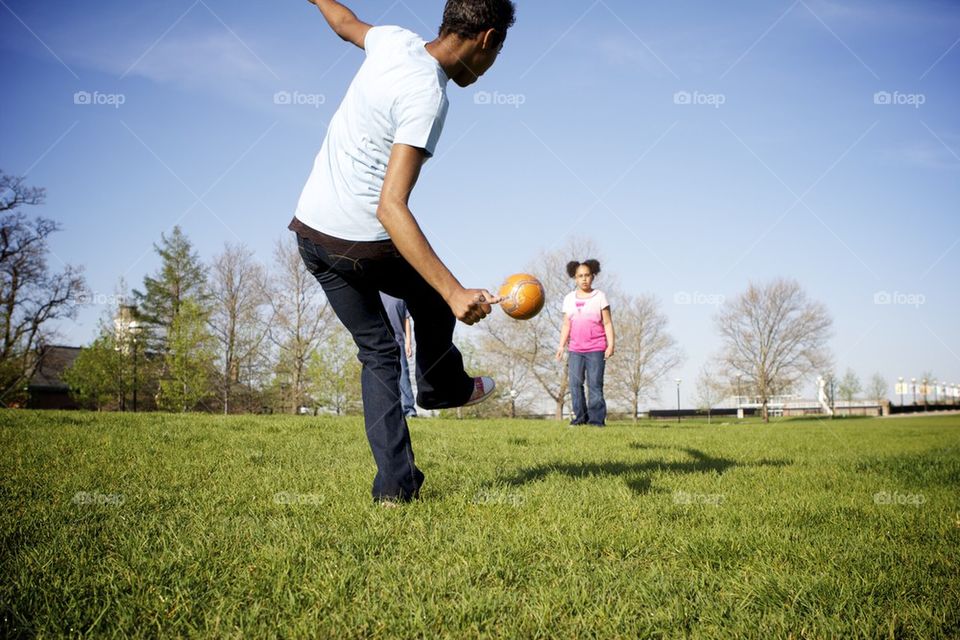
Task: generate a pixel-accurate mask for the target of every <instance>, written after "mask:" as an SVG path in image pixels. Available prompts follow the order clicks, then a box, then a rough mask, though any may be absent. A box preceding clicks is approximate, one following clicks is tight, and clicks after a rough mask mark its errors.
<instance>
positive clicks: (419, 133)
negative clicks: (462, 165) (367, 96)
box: [393, 91, 448, 157]
mask: <svg viewBox="0 0 960 640" xmlns="http://www.w3.org/2000/svg"><path fill="white" fill-rule="evenodd" d="M447 107H448V102H447V100H446V98H445V96H444V95H443V93H441V92H440V91H424V92H421V93H419V94H414V95H411V96H404V98H403V99H402V101H401V102H400V104H398V105H397V112H396V113H397V133H396V135H395V136H394V138H393V142H394V144H408V145H410V146H411V147H417V148H418V149H423V150H424V151H425V152H426V154H427V156H428V157H429V156H432V155H433V153H434V151H436V149H437V142H439V140H440V134H441V133H442V132H443V122H444V120H446V116H447Z"/></svg>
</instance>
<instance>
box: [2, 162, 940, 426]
mask: <svg viewBox="0 0 960 640" xmlns="http://www.w3.org/2000/svg"><path fill="white" fill-rule="evenodd" d="M43 199H44V193H43V190H42V189H36V188H31V187H28V186H26V185H24V184H23V181H22V179H20V178H13V177H10V176H7V175H5V174H3V173H2V172H0V213H2V217H0V224H2V228H0V276H2V281H0V337H2V339H3V344H2V345H0V347H2V352H0V402H2V403H3V404H4V405H6V406H22V403H21V399H22V397H23V396H24V395H25V394H26V389H27V382H28V381H29V380H30V378H31V376H33V374H34V372H35V371H36V369H37V366H38V364H39V362H40V355H41V354H42V353H43V352H44V347H45V345H51V344H54V340H55V339H56V335H55V334H54V333H53V332H52V331H51V329H50V327H52V326H55V324H56V321H62V320H64V319H71V318H74V317H75V315H76V312H77V309H78V308H79V307H80V306H81V305H83V304H87V303H89V302H90V294H89V292H88V290H87V286H86V283H85V281H84V280H83V277H82V272H81V270H80V269H78V268H76V267H73V266H65V267H64V268H63V269H62V270H61V271H59V272H52V271H51V270H50V269H49V268H48V265H47V256H48V253H49V250H48V248H47V245H46V241H47V238H48V236H49V235H50V234H51V233H53V232H55V231H57V230H58V229H59V226H58V225H57V224H56V223H55V222H52V221H50V220H47V219H45V218H42V217H38V218H29V217H27V216H26V215H25V214H24V213H22V212H21V211H18V209H19V208H20V207H22V206H24V205H37V204H41V203H42V202H43ZM154 248H155V251H156V253H157V255H158V257H159V258H160V266H159V268H158V269H157V271H156V272H155V273H153V274H151V275H148V276H146V277H145V278H144V280H143V282H142V283H141V285H140V286H139V287H137V288H134V289H133V290H132V291H127V290H126V285H125V284H123V283H121V284H120V285H119V291H118V292H117V295H116V296H110V297H109V299H110V300H112V304H110V305H108V308H105V311H104V314H103V317H102V320H101V322H100V326H99V330H98V332H97V336H96V338H95V339H94V340H93V341H92V342H91V343H90V344H89V345H87V346H85V347H84V348H83V349H82V350H81V352H80V354H79V356H78V357H77V358H76V360H75V362H74V364H73V365H72V367H71V368H70V369H69V370H68V371H67V372H66V374H65V379H66V381H67V382H68V384H69V385H70V387H71V390H72V393H73V394H74V396H75V398H76V399H77V401H78V402H80V403H81V404H82V405H83V406H85V407H88V408H91V409H100V410H164V411H209V412H222V413H246V412H283V413H288V412H310V413H313V412H321V411H322V412H329V413H335V414H340V415H343V414H351V413H358V412H360V411H361V409H362V402H361V397H360V363H359V361H358V360H357V358H356V353H357V350H356V347H355V346H354V344H353V341H352V339H351V338H350V336H349V335H348V334H347V332H346V330H345V329H344V328H343V327H342V325H341V324H340V323H339V322H338V321H337V319H336V318H335V316H334V314H333V313H332V311H331V309H330V308H329V305H328V303H327V300H326V297H325V296H324V293H323V290H322V288H321V287H320V285H319V284H318V283H317V281H316V279H315V278H313V276H311V275H310V274H309V273H308V272H307V270H306V268H305V267H304V265H303V261H302V260H301V258H300V256H299V253H298V249H297V245H296V242H295V240H294V237H293V235H292V234H289V235H287V236H286V237H284V239H282V240H280V241H278V242H277V243H276V244H275V246H274V249H273V252H272V255H271V256H270V259H269V260H268V261H267V262H265V263H264V262H261V261H260V260H258V259H257V257H256V256H255V255H254V254H253V252H252V251H251V250H250V249H248V248H246V247H244V246H242V245H232V244H229V243H228V244H226V245H224V248H223V249H222V251H221V252H220V253H219V254H218V255H216V256H214V257H213V258H212V260H210V261H209V262H205V261H203V260H202V259H201V258H200V256H199V255H198V253H197V252H196V251H195V250H194V248H193V246H192V244H191V242H190V240H189V239H188V238H187V237H186V235H185V234H184V233H183V231H182V230H181V229H180V228H179V227H174V229H173V230H172V232H171V233H170V234H169V235H166V234H163V235H161V238H160V241H159V243H157V244H155V245H154ZM588 257H593V258H599V259H600V260H601V261H603V255H602V253H601V252H600V251H599V250H598V249H597V247H596V246H594V245H593V244H592V243H591V242H590V241H585V240H578V239H574V240H571V241H569V242H568V243H567V245H566V246H565V247H563V248H561V249H559V250H555V251H550V252H544V253H541V254H540V255H539V256H537V257H536V258H535V259H534V260H533V261H532V262H530V263H529V264H527V265H525V266H524V270H525V271H529V272H530V273H533V274H535V275H536V276H537V277H539V278H540V279H541V281H542V282H543V285H544V288H545V289H546V295H547V304H546V306H545V307H544V309H543V311H542V312H541V313H540V315H538V316H537V317H536V318H534V319H532V320H528V321H517V320H513V319H511V318H509V317H508V316H506V315H505V314H503V313H499V312H495V313H494V314H493V315H492V316H491V317H489V318H487V319H486V320H485V321H483V322H482V323H480V325H478V326H477V327H474V328H471V329H467V328H465V327H462V326H461V331H460V332H459V334H458V336H457V339H456V342H457V345H458V346H459V347H460V348H461V350H462V351H463V353H464V358H465V361H466V363H467V369H468V371H470V372H471V373H472V374H474V375H480V374H485V375H491V376H492V377H494V379H495V380H496V381H497V386H498V393H497V395H496V396H495V398H493V399H491V400H490V401H487V402H484V403H481V404H479V405H476V406H474V407H471V408H469V409H464V410H462V411H461V412H460V413H461V415H505V416H516V415H530V414H537V415H544V414H546V415H553V416H556V417H561V416H562V414H563V412H564V408H565V406H567V404H568V399H569V392H568V389H567V372H566V364H565V362H557V361H556V360H555V357H554V354H555V353H556V350H557V346H558V342H559V333H560V327H561V321H562V317H561V313H562V312H561V308H560V303H561V301H562V299H563V296H564V295H566V294H567V293H568V292H569V291H571V290H572V288H573V283H572V281H571V280H570V279H569V278H568V277H567V276H566V272H565V265H566V263H567V262H568V261H569V260H583V259H586V258H588ZM518 270H519V269H518ZM504 275H506V274H504ZM595 286H596V287H597V288H599V289H602V290H603V291H605V292H606V294H607V297H608V298H609V299H610V301H611V309H612V313H613V321H614V326H615V330H616V336H617V339H616V354H615V355H614V357H613V359H612V360H611V361H610V362H608V364H607V367H606V378H605V396H606V398H607V402H608V406H609V407H610V410H611V412H612V413H620V414H624V415H628V416H634V417H636V416H637V415H638V413H639V410H640V407H641V406H642V405H645V404H647V403H648V402H650V401H653V400H656V399H657V398H658V389H659V388H660V387H661V386H663V383H664V382H665V381H667V380H670V381H671V382H672V378H671V373H672V371H673V370H674V369H676V368H677V367H678V366H679V365H680V364H681V363H682V362H683V360H684V357H685V356H684V353H683V350H682V349H681V348H680V346H679V344H678V342H677V340H676V339H675V338H674V337H673V335H672V334H671V333H670V331H669V326H668V318H667V316H666V314H665V313H664V311H663V309H662V306H661V303H660V302H659V301H658V300H657V299H656V298H655V297H653V296H649V295H638V294H633V293H628V292H624V291H623V290H622V289H621V288H620V287H619V286H618V284H617V282H616V278H615V277H611V276H610V275H609V273H608V271H606V270H605V271H604V272H603V274H602V276H601V277H600V279H598V280H597V282H596V283H595ZM102 299H103V297H102V296H97V300H102ZM720 302H722V304H720V306H719V307H718V309H717V311H716V313H715V315H714V318H713V320H714V325H715V329H716V332H717V334H718V337H719V339H720V345H721V347H720V350H719V352H718V353H716V354H713V355H712V356H704V360H705V361H706V363H707V364H705V365H704V366H703V368H702V369H701V371H700V375H699V377H698V379H697V380H695V381H688V382H686V383H685V384H693V385H695V386H694V387H693V391H694V392H695V394H696V398H697V402H698V406H699V407H700V408H705V409H709V408H710V407H712V406H716V405H717V404H718V403H720V402H722V401H723V400H724V399H725V398H729V397H732V396H737V397H740V398H748V399H749V402H751V403H753V404H755V405H758V406H761V407H762V408H763V414H764V416H765V417H766V415H767V406H768V404H769V403H770V401H771V399H773V398H777V397H783V396H785V395H787V394H791V393H794V392H796V390H798V389H802V388H804V387H805V386H806V385H808V384H809V383H810V382H812V381H813V379H815V378H816V377H818V376H819V377H821V378H823V379H824V380H826V381H827V382H828V384H827V389H828V390H829V394H830V396H831V402H832V398H833V397H835V395H836V396H839V397H841V398H845V399H852V398H854V397H856V396H857V395H858V394H860V393H861V392H862V391H863V389H862V385H861V384H860V381H859V380H858V379H856V376H855V374H853V373H852V372H848V373H847V374H846V375H845V376H844V377H843V379H840V380H838V379H837V377H836V376H835V375H833V374H832V373H831V371H832V368H833V363H832V356H831V354H830V351H829V348H828V341H829V339H830V337H831V335H832V319H831V317H830V315H829V313H828V311H827V309H826V307H825V306H824V305H823V304H822V303H820V302H817V301H815V300H811V299H809V298H808V296H807V294H806V292H805V291H804V290H803V289H802V287H801V286H800V285H799V283H797V282H796V281H794V280H790V279H775V280H772V281H770V282H765V283H750V284H749V285H748V286H747V288H746V289H745V290H744V291H743V292H742V293H741V294H739V295H737V296H735V297H733V298H732V299H730V300H726V301H722V300H721V301H720ZM927 377H931V378H932V376H927ZM677 384H678V385H679V384H680V381H679V380H678V381H677ZM885 388H886V381H884V380H883V378H882V376H880V375H879V374H878V375H875V376H874V377H873V378H872V379H871V380H870V383H869V385H868V387H867V393H868V394H869V395H870V396H871V397H874V398H878V399H879V398H880V397H881V396H882V395H885V391H886V389H885ZM915 388H916V387H915V386H914V389H915Z"/></svg>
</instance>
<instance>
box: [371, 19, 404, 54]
mask: <svg viewBox="0 0 960 640" xmlns="http://www.w3.org/2000/svg"><path fill="white" fill-rule="evenodd" d="M401 31H403V30H402V29H401V28H400V27H390V26H379V27H370V29H368V30H367V35H366V37H365V38H364V39H363V50H364V51H366V52H367V55H368V56H369V55H370V54H372V53H374V52H375V51H376V50H377V49H379V48H380V47H381V46H382V45H383V43H384V42H386V41H388V40H390V38H391V36H395V35H397V33H398V32H401Z"/></svg>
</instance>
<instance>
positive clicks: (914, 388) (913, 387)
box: [910, 378, 917, 406]
mask: <svg viewBox="0 0 960 640" xmlns="http://www.w3.org/2000/svg"><path fill="white" fill-rule="evenodd" d="M910 389H911V390H912V391H913V406H917V379H916V378H910Z"/></svg>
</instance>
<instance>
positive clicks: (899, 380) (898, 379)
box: [897, 376, 903, 407]
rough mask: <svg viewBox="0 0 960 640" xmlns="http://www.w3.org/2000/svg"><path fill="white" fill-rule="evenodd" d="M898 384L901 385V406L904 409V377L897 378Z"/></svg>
mask: <svg viewBox="0 0 960 640" xmlns="http://www.w3.org/2000/svg"><path fill="white" fill-rule="evenodd" d="M897 382H899V383H900V384H899V385H898V386H899V387H900V406H901V407H902V406H903V376H900V377H899V378H897Z"/></svg>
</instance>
